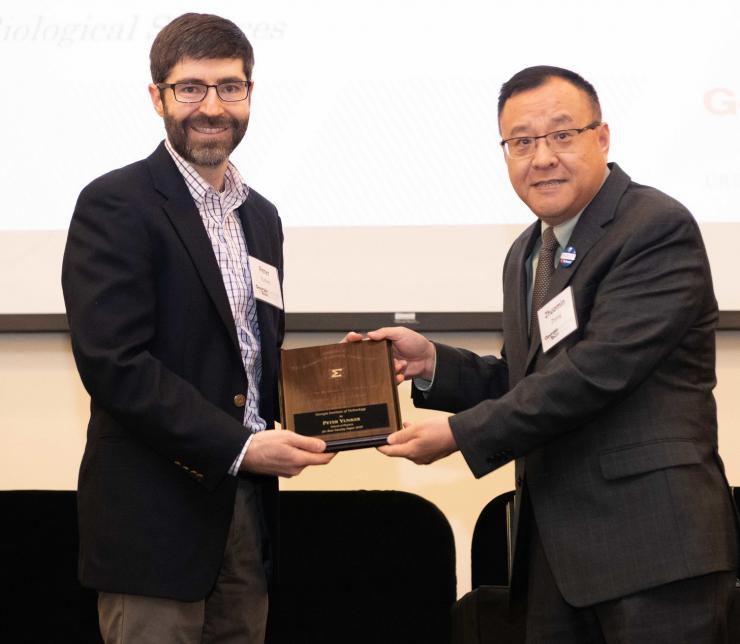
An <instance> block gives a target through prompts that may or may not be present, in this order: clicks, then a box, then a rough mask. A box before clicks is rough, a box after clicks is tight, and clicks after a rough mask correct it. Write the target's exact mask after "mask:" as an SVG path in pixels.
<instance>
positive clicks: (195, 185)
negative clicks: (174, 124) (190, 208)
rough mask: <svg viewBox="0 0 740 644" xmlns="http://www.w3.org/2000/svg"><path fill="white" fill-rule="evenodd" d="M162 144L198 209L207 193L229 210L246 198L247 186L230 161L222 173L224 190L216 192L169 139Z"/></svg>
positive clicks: (236, 206) (235, 207)
mask: <svg viewBox="0 0 740 644" xmlns="http://www.w3.org/2000/svg"><path fill="white" fill-rule="evenodd" d="M164 146H165V148H167V152H169V153H170V156H171V157H172V159H173V161H174V162H175V165H176V166H177V169H178V170H179V171H180V174H181V175H182V176H183V179H185V185H187V187H188V190H189V191H190V195H191V196H192V197H193V200H194V201H195V203H196V205H197V206H198V209H200V207H201V206H202V205H203V202H204V201H205V199H206V196H207V195H209V194H211V195H214V196H215V197H216V198H218V199H219V201H220V202H221V203H222V204H223V205H224V206H226V205H228V206H229V209H230V210H236V209H237V208H238V207H239V206H241V205H242V204H243V203H244V202H245V201H246V200H247V196H248V194H249V186H247V184H246V183H244V179H242V176H241V174H239V171H238V170H237V169H236V166H235V165H234V164H233V163H231V161H229V164H228V166H227V167H226V174H225V175H224V190H223V192H218V191H217V190H216V189H215V188H214V187H213V186H212V185H211V184H210V183H208V182H207V181H206V180H205V179H203V177H201V176H200V174H199V173H198V171H197V170H196V169H195V168H194V167H193V166H192V165H191V164H190V163H188V162H187V161H186V160H185V159H183V158H182V157H181V156H180V155H179V154H178V153H177V152H176V151H175V149H174V148H173V147H172V145H171V144H170V142H169V139H165V142H164ZM232 203H233V205H232Z"/></svg>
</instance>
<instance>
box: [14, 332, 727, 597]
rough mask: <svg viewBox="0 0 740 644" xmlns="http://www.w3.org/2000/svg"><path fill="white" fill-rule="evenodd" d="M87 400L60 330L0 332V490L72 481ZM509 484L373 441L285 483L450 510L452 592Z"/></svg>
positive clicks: (465, 337) (474, 340) (312, 338)
mask: <svg viewBox="0 0 740 644" xmlns="http://www.w3.org/2000/svg"><path fill="white" fill-rule="evenodd" d="M432 337H434V338H435V339H439V340H441V341H443V342H448V343H450V344H454V345H456V346H465V347H467V348H470V349H472V350H474V351H477V352H479V353H491V352H494V353H497V352H498V350H499V348H500V343H501V336H500V334H495V333H467V334H463V333H446V334H433V335H432ZM337 340H339V336H338V335H335V334H328V333H321V334H307V333H302V334H293V335H290V336H289V337H288V339H287V342H286V346H289V347H295V346H307V345H312V344H323V343H328V342H335V341H337ZM717 340H718V343H717V348H718V352H717V375H718V386H717V390H716V395H717V400H718V405H719V421H720V451H721V453H722V456H723V458H724V461H725V464H726V466H727V474H728V478H729V479H730V482H732V483H736V484H740V432H738V425H740V420H738V419H740V395H738V392H740V332H737V331H732V332H731V331H725V332H720V333H719V334H718V337H717ZM408 387H409V385H408V383H406V384H404V385H403V386H402V388H401V401H402V415H403V417H404V418H405V419H406V420H414V419H417V418H420V417H422V416H423V415H425V414H429V413H434V412H428V411H425V410H417V409H414V408H413V407H412V406H411V405H410V401H409V389H408ZM87 405H88V397H87V394H86V393H85V390H84V389H83V388H82V385H81V384H80V381H79V379H78V376H77V372H76V369H75V366H74V360H73V358H72V354H71V352H70V350H69V338H68V336H67V335H66V334H5V335H2V334H0V489H6V490H9V489H49V490H57V489H58V490H65V489H74V488H75V485H76V479H77V467H78V464H79V460H80V455H81V453H82V449H83V447H84V442H85V426H86V423H87V413H88V412H87ZM512 488H513V466H512V465H508V466H506V467H504V468H502V469H500V470H498V471H496V472H493V473H491V474H489V475H488V476H486V477H484V478H482V479H480V480H477V481H476V480H475V479H474V478H473V476H472V475H471V474H470V471H469V470H468V468H467V467H466V465H465V463H464V460H463V458H462V457H461V456H460V455H459V454H456V455H453V456H451V457H449V458H446V459H444V460H442V461H440V462H438V463H435V464H434V465H430V466H423V467H419V466H416V465H413V464H412V463H408V462H406V461H400V460H395V459H388V458H386V457H384V456H382V455H381V454H379V453H378V452H376V451H375V450H372V449H370V450H360V451H356V452H345V453H342V454H339V455H338V456H337V457H336V458H335V459H334V461H333V462H332V463H331V464H330V465H329V466H328V467H326V468H321V469H314V470H307V471H305V472H304V473H303V474H302V475H301V476H300V477H297V478H294V479H290V480H284V481H283V483H282V489H284V490H356V489H366V490H378V489H380V490H384V489H385V490H403V491H406V492H413V493H415V494H419V495H421V496H423V497H425V498H427V499H429V500H430V501H432V502H433V503H435V504H436V505H437V506H438V507H439V508H440V509H441V510H442V512H444V514H445V515H446V516H447V519H448V520H449V522H450V524H451V525H452V529H453V532H454V535H455V542H456V548H457V578H458V583H457V589H458V596H461V595H463V594H464V593H465V592H467V591H468V590H469V589H470V540H471V537H472V531H473V526H474V524H475V519H476V517H477V516H478V514H479V513H480V510H481V509H482V508H483V506H484V505H485V504H486V503H487V502H488V501H489V500H490V499H492V498H493V497H494V496H496V495H497V494H499V493H501V492H504V491H506V490H509V489H512Z"/></svg>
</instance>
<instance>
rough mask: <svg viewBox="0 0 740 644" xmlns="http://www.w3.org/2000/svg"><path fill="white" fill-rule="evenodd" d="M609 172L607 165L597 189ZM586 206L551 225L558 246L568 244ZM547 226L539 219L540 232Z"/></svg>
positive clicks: (547, 226) (563, 246)
mask: <svg viewBox="0 0 740 644" xmlns="http://www.w3.org/2000/svg"><path fill="white" fill-rule="evenodd" d="M609 173H610V170H609V168H608V167H607V168H606V172H605V173H604V179H603V180H602V182H601V185H600V186H599V190H601V188H602V187H603V185H604V183H605V182H606V180H607V178H608V177H609ZM596 192H597V194H598V192H599V191H598V190H597V191H596ZM589 203H591V202H589ZM586 208H588V204H586V206H585V207H584V208H583V209H582V210H581V212H579V213H578V214H577V215H576V216H575V217H571V218H570V219H566V220H565V221H564V222H563V223H562V224H558V225H557V226H554V227H553V229H552V232H553V233H554V234H555V239H557V240H558V246H560V248H565V247H566V246H567V245H568V242H569V241H570V236H571V235H572V234H573V230H574V229H575V227H576V224H577V223H578V220H579V219H580V218H581V215H582V214H583V211H584V210H586ZM548 228H550V224H546V223H545V222H544V221H542V220H540V234H544V232H545V230H546V229H548Z"/></svg>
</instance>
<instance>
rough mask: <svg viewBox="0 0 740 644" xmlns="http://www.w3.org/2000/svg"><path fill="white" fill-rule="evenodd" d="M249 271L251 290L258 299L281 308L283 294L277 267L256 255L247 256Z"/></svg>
mask: <svg viewBox="0 0 740 644" xmlns="http://www.w3.org/2000/svg"><path fill="white" fill-rule="evenodd" d="M249 272H250V273H251V274H252V291H253V292H254V296H255V297H256V298H257V299H258V300H262V301H263V302H267V303H268V304H272V305H273V306H276V307H277V308H279V309H282V308H283V294H282V292H281V291H280V278H279V277H278V271H277V268H275V267H274V266H272V265H271V264H267V263H265V262H263V261H262V260H259V259H257V258H256V257H252V256H251V255H250V256H249Z"/></svg>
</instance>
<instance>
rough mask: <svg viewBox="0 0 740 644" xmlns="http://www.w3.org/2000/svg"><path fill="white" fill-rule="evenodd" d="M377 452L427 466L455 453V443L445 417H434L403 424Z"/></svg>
mask: <svg viewBox="0 0 740 644" xmlns="http://www.w3.org/2000/svg"><path fill="white" fill-rule="evenodd" d="M378 451H379V452H382V453H383V454H385V455H386V456H402V457H403V458H407V459H409V460H410V461H413V462H414V463H416V464H417V465H428V464H429V463H434V461H437V460H439V459H440V458H444V457H445V456H449V455H450V454H452V453H453V452H456V451H457V443H456V442H455V437H454V436H453V435H452V430H451V429H450V422H449V421H448V420H447V417H446V416H434V417H432V418H428V419H426V420H422V421H420V422H418V423H404V424H403V429H401V430H399V431H397V432H393V433H392V434H391V435H390V436H388V445H383V446H382V447H378Z"/></svg>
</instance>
